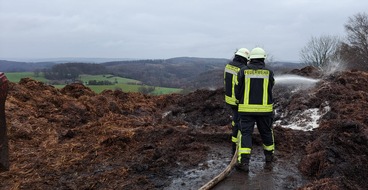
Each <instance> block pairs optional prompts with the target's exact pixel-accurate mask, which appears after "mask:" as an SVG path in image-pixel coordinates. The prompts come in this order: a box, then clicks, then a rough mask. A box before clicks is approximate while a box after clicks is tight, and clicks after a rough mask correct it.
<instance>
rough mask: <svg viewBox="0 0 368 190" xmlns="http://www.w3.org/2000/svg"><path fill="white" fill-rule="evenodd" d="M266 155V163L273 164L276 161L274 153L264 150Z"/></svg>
mask: <svg viewBox="0 0 368 190" xmlns="http://www.w3.org/2000/svg"><path fill="white" fill-rule="evenodd" d="M264 155H265V157H266V162H272V161H273V160H274V157H273V152H272V151H267V150H264Z"/></svg>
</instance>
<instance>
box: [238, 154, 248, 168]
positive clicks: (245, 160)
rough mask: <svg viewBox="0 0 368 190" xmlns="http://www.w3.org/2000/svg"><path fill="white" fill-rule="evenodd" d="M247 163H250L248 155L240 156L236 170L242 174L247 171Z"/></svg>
mask: <svg viewBox="0 0 368 190" xmlns="http://www.w3.org/2000/svg"><path fill="white" fill-rule="evenodd" d="M249 161H250V155H249V154H243V155H241V161H240V163H238V164H237V165H236V169H237V170H240V171H244V172H248V171H249Z"/></svg>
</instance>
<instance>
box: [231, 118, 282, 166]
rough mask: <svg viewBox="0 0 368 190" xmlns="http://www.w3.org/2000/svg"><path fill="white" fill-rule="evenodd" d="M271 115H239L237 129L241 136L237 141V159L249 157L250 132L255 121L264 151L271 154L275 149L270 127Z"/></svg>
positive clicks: (250, 146) (250, 148)
mask: <svg viewBox="0 0 368 190" xmlns="http://www.w3.org/2000/svg"><path fill="white" fill-rule="evenodd" d="M272 122H273V116H272V115H240V123H239V130H240V131H241V138H240V142H239V145H240V146H239V151H238V161H239V162H241V158H242V156H243V157H247V158H248V159H249V158H250V154H251V151H252V134H253V130H254V125H255V123H256V124H257V128H258V131H259V133H260V135H261V138H262V143H263V149H264V151H265V152H270V153H272V154H273V152H274V150H275V144H274V135H273V129H272Z"/></svg>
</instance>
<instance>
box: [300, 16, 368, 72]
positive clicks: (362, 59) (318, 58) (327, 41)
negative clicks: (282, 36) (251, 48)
mask: <svg viewBox="0 0 368 190" xmlns="http://www.w3.org/2000/svg"><path fill="white" fill-rule="evenodd" d="M345 30H346V37H344V38H341V37H339V36H332V35H322V36H319V37H312V38H311V39H310V41H309V42H308V43H307V44H306V45H305V46H304V47H303V48H302V49H301V51H300V58H301V61H302V62H303V63H304V64H305V65H311V66H315V67H318V68H320V69H321V70H329V69H331V67H336V66H344V67H345V68H349V69H359V70H368V14H366V13H358V14H356V15H353V16H352V17H349V19H348V21H347V23H346V24H345Z"/></svg>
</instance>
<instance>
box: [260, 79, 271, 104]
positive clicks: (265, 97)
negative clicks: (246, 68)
mask: <svg viewBox="0 0 368 190" xmlns="http://www.w3.org/2000/svg"><path fill="white" fill-rule="evenodd" d="M267 103H268V78H267V79H264V80H263V102H262V104H263V106H267ZM271 111H272V110H271Z"/></svg>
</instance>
